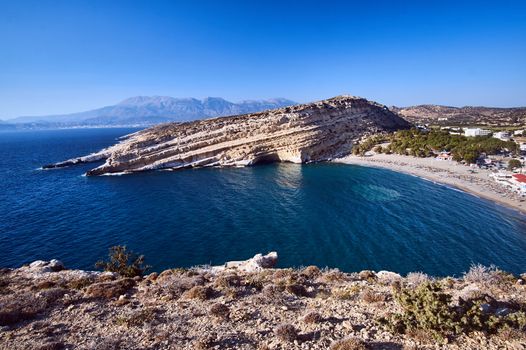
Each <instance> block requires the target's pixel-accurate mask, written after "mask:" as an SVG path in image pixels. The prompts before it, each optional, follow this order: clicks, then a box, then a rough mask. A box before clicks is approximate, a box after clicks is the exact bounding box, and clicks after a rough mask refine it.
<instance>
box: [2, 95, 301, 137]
mask: <svg viewBox="0 0 526 350" xmlns="http://www.w3.org/2000/svg"><path fill="white" fill-rule="evenodd" d="M295 104H296V102H294V101H291V100H287V99H284V98H275V99H269V100H247V101H241V102H239V103H233V102H229V101H227V100H224V99H222V98H219V97H207V98H205V99H202V100H198V99H195V98H173V97H167V96H137V97H131V98H128V99H126V100H124V101H122V102H120V103H118V104H116V105H114V106H107V107H102V108H98V109H94V110H91V111H86V112H80V113H72V114H62V115H47V116H34V117H31V116H26V117H18V118H14V119H10V120H7V121H3V122H0V129H14V128H57V127H64V128H66V127H90V126H107V127H111V126H149V125H154V124H159V123H165V122H174V121H175V122H183V121H190V120H196V119H204V118H212V117H219V116H227V115H236V114H245V113H252V112H260V111H264V110H267V109H274V108H279V107H285V106H290V105H295Z"/></svg>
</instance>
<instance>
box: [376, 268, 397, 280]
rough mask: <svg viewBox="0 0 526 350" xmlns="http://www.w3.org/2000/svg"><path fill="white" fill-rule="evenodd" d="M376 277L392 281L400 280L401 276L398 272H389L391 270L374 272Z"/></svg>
mask: <svg viewBox="0 0 526 350" xmlns="http://www.w3.org/2000/svg"><path fill="white" fill-rule="evenodd" d="M376 277H378V279H379V280H381V281H385V282H394V281H400V280H401V279H402V276H400V275H399V274H398V273H395V272H391V271H384V270H383V271H378V272H377V273H376Z"/></svg>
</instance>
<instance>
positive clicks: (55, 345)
mask: <svg viewBox="0 0 526 350" xmlns="http://www.w3.org/2000/svg"><path fill="white" fill-rule="evenodd" d="M36 349H37V350H62V349H66V344H64V343H63V342H60V341H52V342H49V343H45V344H42V345H40V346H39V347H37V348H36Z"/></svg>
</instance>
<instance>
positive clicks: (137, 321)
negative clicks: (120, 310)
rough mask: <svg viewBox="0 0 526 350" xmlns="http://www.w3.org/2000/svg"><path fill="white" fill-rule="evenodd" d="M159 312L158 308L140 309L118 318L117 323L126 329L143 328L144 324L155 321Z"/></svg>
mask: <svg viewBox="0 0 526 350" xmlns="http://www.w3.org/2000/svg"><path fill="white" fill-rule="evenodd" d="M158 312H159V310H157V309H156V308H144V309H139V310H136V311H133V312H131V313H129V314H127V315H122V316H119V317H117V319H116V323H117V324H120V325H123V326H126V327H141V326H142V325H143V324H145V323H147V322H151V321H153V320H155V319H156V318H157V314H158Z"/></svg>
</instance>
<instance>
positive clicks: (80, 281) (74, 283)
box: [67, 277, 95, 290]
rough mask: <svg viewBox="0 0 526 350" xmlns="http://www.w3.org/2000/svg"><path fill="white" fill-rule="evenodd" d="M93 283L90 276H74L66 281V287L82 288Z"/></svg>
mask: <svg viewBox="0 0 526 350" xmlns="http://www.w3.org/2000/svg"><path fill="white" fill-rule="evenodd" d="M93 283H95V279H94V278H92V277H81V278H76V279H73V280H71V281H69V282H68V283H67V287H68V288H71V289H78V290H80V289H84V288H86V287H87V286H89V285H91V284H93Z"/></svg>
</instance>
